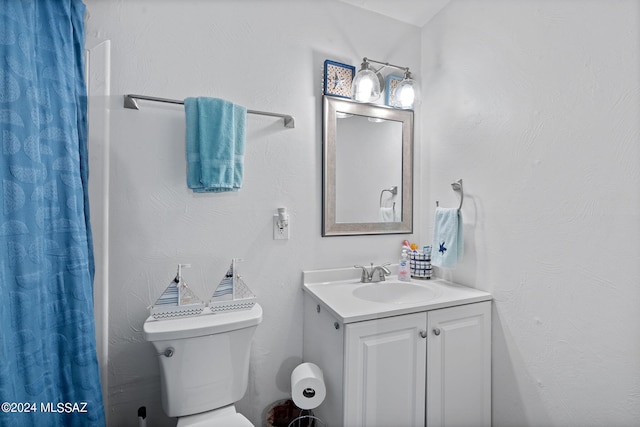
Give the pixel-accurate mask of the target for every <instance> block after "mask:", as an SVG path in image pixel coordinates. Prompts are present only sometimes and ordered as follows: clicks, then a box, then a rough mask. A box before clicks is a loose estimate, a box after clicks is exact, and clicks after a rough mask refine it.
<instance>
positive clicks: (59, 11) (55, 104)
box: [0, 0, 105, 427]
mask: <svg viewBox="0 0 640 427" xmlns="http://www.w3.org/2000/svg"><path fill="white" fill-rule="evenodd" d="M84 12H85V6H84V4H83V3H82V1H80V0H0V53H1V54H0V61H2V64H0V143H1V150H2V154H1V155H0V174H1V176H0V179H1V180H2V189H1V193H0V194H2V200H1V201H0V203H1V205H0V212H1V213H0V269H1V270H0V405H1V408H0V426H38V427H40V426H82V427H87V426H103V425H104V424H105V421H104V419H105V417H104V408H103V406H102V394H101V386H100V376H99V371H98V362H97V357H96V344H95V332H94V317H93V275H94V264H93V248H92V239H91V229H90V224H89V209H88V199H87V178H88V171H87V163H88V158H87V97H86V88H85V83H84V64H83V54H84Z"/></svg>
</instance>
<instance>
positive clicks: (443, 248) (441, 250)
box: [438, 242, 447, 255]
mask: <svg viewBox="0 0 640 427" xmlns="http://www.w3.org/2000/svg"><path fill="white" fill-rule="evenodd" d="M446 251H447V248H445V247H444V242H442V243H440V249H439V250H438V252H440V253H441V254H442V255H444V253H445V252H446Z"/></svg>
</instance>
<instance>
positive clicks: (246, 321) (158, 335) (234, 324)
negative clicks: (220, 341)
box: [143, 304, 262, 341]
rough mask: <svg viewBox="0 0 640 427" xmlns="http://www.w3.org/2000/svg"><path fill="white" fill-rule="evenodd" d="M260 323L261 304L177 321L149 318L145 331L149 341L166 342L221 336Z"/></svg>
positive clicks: (145, 324) (145, 323)
mask: <svg viewBox="0 0 640 427" xmlns="http://www.w3.org/2000/svg"><path fill="white" fill-rule="evenodd" d="M260 322H262V307H260V304H254V306H253V307H251V309H249V310H238V311H230V312H227V313H215V314H214V313H211V314H201V315H199V316H193V317H182V318H177V319H165V320H156V319H154V318H153V317H151V316H149V317H148V318H147V320H146V321H145V322H144V328H143V330H144V337H145V339H146V340H147V341H164V340H172V339H184V338H193V337H200V336H204V335H213V334H221V333H224V332H229V331H233V330H236V329H243V328H249V327H251V326H255V325H258V324H259V323H260Z"/></svg>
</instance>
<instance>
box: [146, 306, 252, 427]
mask: <svg viewBox="0 0 640 427" xmlns="http://www.w3.org/2000/svg"><path fill="white" fill-rule="evenodd" d="M261 321H262V307H260V305H259V304H255V305H254V306H253V307H252V308H251V309H248V310H240V311H230V312H227V313H216V314H201V315H199V316H194V317H182V318H176V319H167V320H155V319H154V318H153V317H151V316H149V318H148V319H147V320H146V321H145V322H144V336H145V339H146V340H147V341H150V342H151V343H152V344H153V346H154V347H155V349H156V352H157V354H158V358H159V361H160V377H161V388H162V407H163V409H164V411H165V413H166V414H167V415H168V416H170V417H178V424H177V427H214V426H216V427H217V426H221V427H222V426H224V427H232V426H237V427H241V426H242V427H249V426H253V424H251V422H250V421H249V420H248V419H246V418H245V417H244V416H243V415H242V414H240V413H238V412H236V409H235V406H234V404H235V402H237V401H238V400H240V399H242V397H243V396H244V394H245V392H246V390H247V382H248V377H249V354H250V350H251V340H252V338H253V334H254V332H255V330H256V328H257V327H258V324H260V322H261Z"/></svg>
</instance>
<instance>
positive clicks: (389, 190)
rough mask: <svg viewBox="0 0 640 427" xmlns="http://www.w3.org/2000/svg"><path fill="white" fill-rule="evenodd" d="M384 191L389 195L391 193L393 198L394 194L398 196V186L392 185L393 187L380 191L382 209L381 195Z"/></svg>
mask: <svg viewBox="0 0 640 427" xmlns="http://www.w3.org/2000/svg"><path fill="white" fill-rule="evenodd" d="M385 191H388V192H389V193H391V194H392V195H393V196H395V195H396V194H398V186H397V185H394V186H393V187H389V188H385V189H384V190H382V191H381V192H380V207H381V208H382V207H384V206H382V195H383V194H384V192H385ZM395 205H396V204H395V202H394V203H393V207H395Z"/></svg>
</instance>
